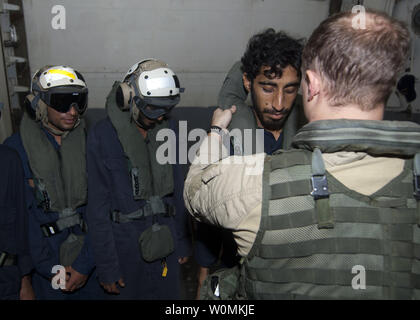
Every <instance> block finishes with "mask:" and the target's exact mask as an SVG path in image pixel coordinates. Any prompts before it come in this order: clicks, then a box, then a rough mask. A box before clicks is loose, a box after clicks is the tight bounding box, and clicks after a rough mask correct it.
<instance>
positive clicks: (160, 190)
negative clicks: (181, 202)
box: [106, 82, 174, 223]
mask: <svg viewBox="0 0 420 320" xmlns="http://www.w3.org/2000/svg"><path fill="white" fill-rule="evenodd" d="M118 85H119V82H115V83H114V85H113V88H112V90H111V92H110V93H109V95H108V97H107V101H106V110H107V113H108V117H109V119H110V120H111V123H112V125H113V127H114V128H115V130H116V131H117V135H118V139H119V141H120V143H121V145H122V147H123V150H124V153H125V155H126V156H127V158H128V171H129V172H128V174H129V175H130V178H131V182H132V190H133V198H134V200H146V205H145V206H144V207H143V208H140V209H139V210H136V211H135V212H131V213H121V212H119V211H118V210H114V211H113V212H112V213H111V218H112V220H113V221H114V222H118V223H124V222H129V221H132V220H136V219H140V218H143V217H144V216H148V215H152V214H158V213H159V214H170V215H171V214H173V213H174V210H173V208H172V207H171V206H168V205H167V204H166V203H164V202H163V201H162V198H163V197H164V196H167V195H169V194H171V193H173V190H174V181H173V173H172V165H171V164H159V163H158V161H157V159H156V154H157V150H158V149H159V147H160V146H161V145H162V144H163V143H164V142H163V141H157V139H156V136H157V133H158V132H159V130H161V129H167V128H168V123H167V121H163V122H162V123H160V124H156V126H155V127H154V128H153V129H150V130H148V131H147V138H146V139H144V138H143V136H142V135H141V133H140V132H139V131H138V129H137V127H136V124H135V123H134V121H132V119H131V114H130V112H124V111H122V110H120V109H119V108H118V106H117V103H116V98H115V97H116V90H117V88H118Z"/></svg>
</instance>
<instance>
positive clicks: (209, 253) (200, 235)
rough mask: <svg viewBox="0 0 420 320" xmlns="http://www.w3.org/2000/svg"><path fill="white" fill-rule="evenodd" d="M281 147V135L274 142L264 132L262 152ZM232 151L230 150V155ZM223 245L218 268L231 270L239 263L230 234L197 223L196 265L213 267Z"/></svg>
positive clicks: (273, 139) (269, 152)
mask: <svg viewBox="0 0 420 320" xmlns="http://www.w3.org/2000/svg"><path fill="white" fill-rule="evenodd" d="M282 146H283V133H281V134H280V137H279V138H278V139H277V140H276V139H275V138H274V136H273V134H272V133H271V132H269V131H267V130H264V152H265V153H267V154H268V155H271V154H273V152H274V151H276V150H278V149H281V148H282ZM232 154H233V149H232V148H231V155H232ZM222 244H223V251H222V256H221V257H220V263H221V265H220V267H222V268H232V267H234V266H235V265H236V264H237V263H238V262H239V256H238V255H237V245H236V242H235V240H234V239H233V236H232V232H231V231H229V230H224V229H221V228H217V227H215V226H211V225H209V224H205V223H197V241H196V243H195V247H194V257H195V259H196V261H197V263H198V264H199V265H200V266H202V267H205V268H210V267H211V266H213V265H214V264H215V263H216V262H217V260H218V258H219V253H220V248H221V246H222Z"/></svg>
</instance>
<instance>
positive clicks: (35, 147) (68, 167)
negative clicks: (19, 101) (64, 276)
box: [20, 113, 87, 236]
mask: <svg viewBox="0 0 420 320" xmlns="http://www.w3.org/2000/svg"><path fill="white" fill-rule="evenodd" d="M20 134H21V138H22V143H23V146H24V148H25V151H26V154H27V156H28V161H29V166H30V168H31V170H32V173H33V181H34V184H35V190H34V191H35V198H36V200H37V205H38V206H39V207H41V208H42V209H43V210H44V211H45V212H58V215H59V219H58V220H57V221H55V222H53V223H49V224H45V225H42V226H41V229H42V231H43V233H44V235H45V236H51V235H54V234H56V233H58V232H60V231H62V230H64V229H66V228H69V227H72V226H74V225H81V226H82V224H83V221H82V218H81V216H80V214H78V213H77V212H76V209H77V208H78V207H80V206H83V205H86V202H87V181H86V130H85V124H84V121H83V120H80V123H79V125H78V126H77V127H76V128H74V129H73V130H71V131H70V132H69V133H68V134H67V135H65V136H62V140H61V146H60V148H59V150H56V149H55V148H54V146H53V145H52V144H51V142H50V141H49V140H48V138H47V136H46V135H45V132H43V129H42V125H41V124H40V122H36V121H34V120H32V119H31V118H30V117H29V116H28V114H26V113H25V114H24V116H23V119H22V124H21V127H20Z"/></svg>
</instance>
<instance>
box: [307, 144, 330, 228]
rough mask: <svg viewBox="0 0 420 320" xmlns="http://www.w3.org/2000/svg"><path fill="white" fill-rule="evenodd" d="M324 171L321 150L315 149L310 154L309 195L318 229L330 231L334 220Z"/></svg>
mask: <svg viewBox="0 0 420 320" xmlns="http://www.w3.org/2000/svg"><path fill="white" fill-rule="evenodd" d="M325 171H326V170H325V165H324V160H323V159H322V154H321V150H319V149H318V148H315V149H314V151H313V153H312V178H311V180H312V192H311V195H312V196H313V198H314V200H315V210H316V212H317V215H318V228H319V229H332V228H334V219H333V216H332V212H331V209H330V199H329V197H330V195H329V192H328V182H327V177H326V175H325Z"/></svg>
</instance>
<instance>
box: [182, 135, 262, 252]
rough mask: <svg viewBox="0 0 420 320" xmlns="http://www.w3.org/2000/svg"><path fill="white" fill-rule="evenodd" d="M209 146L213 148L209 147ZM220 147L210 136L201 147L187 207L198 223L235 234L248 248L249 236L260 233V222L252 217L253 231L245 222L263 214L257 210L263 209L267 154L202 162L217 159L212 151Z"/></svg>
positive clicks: (186, 193) (186, 190) (187, 189)
mask: <svg viewBox="0 0 420 320" xmlns="http://www.w3.org/2000/svg"><path fill="white" fill-rule="evenodd" d="M209 140H210V141H209ZM209 143H210V144H212V145H213V146H209ZM217 143H220V139H219V138H218V137H216V136H213V135H210V136H209V137H207V138H206V139H205V140H204V141H203V144H202V145H201V146H200V149H199V151H198V156H197V158H196V160H197V161H196V160H194V161H193V163H192V165H191V167H190V171H189V172H188V176H187V179H186V181H185V188H184V200H185V205H186V207H187V209H188V210H189V212H190V213H191V214H192V215H193V216H194V217H195V218H196V219H198V220H199V221H203V222H207V223H210V224H213V225H216V226H220V227H223V228H226V229H230V230H233V231H234V236H235V239H236V238H237V237H239V240H240V239H242V238H243V241H244V242H245V243H248V245H249V242H253V240H251V239H252V235H251V236H250V235H249V232H251V233H252V232H255V233H256V232H257V230H258V227H259V218H255V217H251V220H252V221H258V223H257V225H256V226H254V223H251V224H252V227H251V228H250V226H249V223H247V222H246V220H247V219H248V216H249V215H250V214H251V213H252V212H255V211H257V215H258V214H260V211H261V210H259V211H258V210H256V209H255V208H257V207H258V206H259V207H261V206H260V205H261V201H262V172H263V167H264V158H265V154H263V153H261V154H257V155H250V156H244V157H241V156H231V157H228V158H225V159H223V160H221V161H217V162H210V163H208V162H207V163H205V161H202V162H200V161H199V159H198V158H200V156H201V160H203V159H204V158H207V159H213V160H214V159H215V157H213V158H212V151H211V150H213V151H216V150H217V149H218V148H217V147H215V144H217ZM209 150H210V151H209ZM213 155H214V154H213ZM239 229H240V230H239ZM250 230H253V231H250ZM235 231H239V233H238V235H235ZM241 232H242V233H241ZM254 239H255V237H254ZM251 245H252V243H251ZM242 251H243V250H242ZM245 251H246V250H245ZM248 251H249V249H248Z"/></svg>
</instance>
